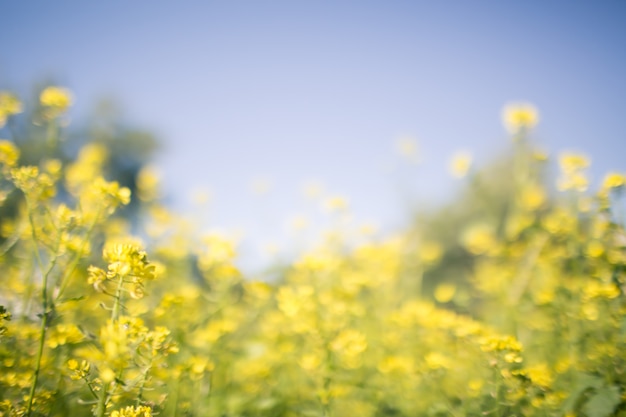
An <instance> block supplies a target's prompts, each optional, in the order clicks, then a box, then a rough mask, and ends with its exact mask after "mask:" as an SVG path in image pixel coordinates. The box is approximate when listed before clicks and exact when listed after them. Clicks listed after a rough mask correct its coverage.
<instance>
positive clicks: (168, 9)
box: [0, 0, 626, 264]
mask: <svg viewBox="0 0 626 417" xmlns="http://www.w3.org/2000/svg"><path fill="white" fill-rule="evenodd" d="M625 74H626V2H625V1H622V0H606V1H596V2H591V1H575V0H567V1H556V0H554V1H524V2H520V1H358V2H357V1H284V2H283V1H221V2H214V1H205V2H190V1H182V2H158V1H133V2H128V1H106V2H84V1H60V0H59V1H54V2H36V1H20V2H17V1H16V2H7V3H6V4H4V5H3V8H2V27H1V29H0V88H3V89H10V90H12V91H15V92H17V93H19V94H20V95H22V96H28V95H29V94H30V92H31V89H32V86H33V85H34V84H35V83H36V82H39V81H41V80H44V79H54V80H56V82H57V83H59V84H60V85H63V86H66V87H68V88H70V89H71V90H72V91H73V93H74V95H75V97H76V105H75V107H74V109H73V110H72V118H73V119H74V120H81V118H85V117H87V115H88V114H89V113H90V111H91V110H92V109H93V107H94V105H95V103H96V102H97V101H98V100H99V99H101V98H103V97H113V98H114V99H115V100H116V101H117V102H118V103H119V104H120V105H121V106H122V108H123V109H124V112H125V117H126V119H127V120H129V121H131V122H132V123H133V124H134V125H136V126H140V127H144V128H147V129H149V130H151V131H153V132H154V133H155V134H156V135H157V136H158V137H159V138H160V140H161V141H162V151H161V153H160V154H159V155H158V158H157V160H156V162H157V163H158V166H159V167H160V170H161V172H162V175H163V178H164V181H165V190H166V194H167V197H168V201H170V202H171V204H172V205H173V206H174V207H176V208H177V209H178V210H181V211H182V212H187V211H188V212H191V211H193V215H198V216H201V217H202V218H203V221H205V222H206V223H207V224H208V225H209V226H210V227H211V228H217V229H220V230H224V231H227V232H237V231H240V232H243V233H244V234H245V235H246V236H248V238H247V240H246V241H245V242H244V243H243V248H244V255H245V256H247V257H248V258H249V259H257V260H258V259H261V258H263V256H265V255H261V253H264V251H265V250H266V249H267V248H266V246H267V244H269V243H273V244H276V245H278V246H282V247H286V246H288V245H289V243H287V242H289V233H291V232H289V229H288V227H287V226H286V223H288V222H289V221H290V219H293V218H294V216H299V215H304V216H307V217H309V218H313V219H314V225H315V224H317V223H316V222H319V221H320V220H319V218H317V220H315V219H316V216H320V214H319V213H320V210H319V207H318V204H316V203H312V202H310V201H307V200H306V199H305V198H304V197H303V195H302V188H303V186H304V184H307V183H309V182H311V181H317V182H319V183H321V184H323V185H324V189H325V192H326V195H328V196H334V195H343V196H345V197H347V199H348V200H349V202H350V206H351V209H352V212H353V213H354V219H355V224H356V223H358V222H372V223H375V224H377V225H379V226H380V227H381V229H382V230H383V231H389V230H393V229H394V228H397V227H399V226H401V225H402V224H404V223H405V222H407V221H408V218H409V212H410V209H411V205H413V206H416V207H418V208H419V207H420V205H421V204H432V202H433V201H441V200H444V199H445V198H447V197H448V196H450V195H451V193H452V192H453V190H455V189H457V188H458V187H459V186H460V185H459V182H458V180H454V179H453V178H451V177H450V175H449V174H448V173H447V164H448V160H449V159H450V157H451V156H452V155H453V154H454V153H455V152H457V151H459V150H467V151H470V152H471V153H472V154H473V155H474V158H475V160H476V161H477V162H478V163H481V162H485V161H488V160H489V159H490V158H493V157H494V155H497V153H498V152H501V151H503V150H506V149H507V146H508V145H509V141H508V138H507V135H506V132H505V131H504V129H503V127H502V124H501V122H500V111H501V109H502V107H503V105H504V104H506V103H507V102H511V101H528V102H531V103H534V104H535V105H536V106H537V107H538V108H539V110H540V113H541V123H540V125H539V126H538V128H537V130H536V132H535V138H536V140H537V141H538V142H539V143H540V144H541V146H542V147H544V148H545V149H546V150H548V151H549V152H550V153H552V154H556V153H557V152H558V151H561V150H577V151H584V152H586V153H587V154H588V155H590V156H591V158H592V160H593V164H594V169H593V171H592V172H593V174H594V176H595V179H596V180H597V179H599V178H600V177H601V175H602V174H603V173H604V172H606V171H607V170H618V171H620V170H621V171H626V160H625V155H626V76H625ZM400 138H412V140H415V141H416V142H417V144H418V155H419V159H420V163H419V164H417V165H415V164H411V163H410V161H408V160H406V159H403V158H402V156H401V155H399V154H398V152H397V149H396V143H397V141H398V140H399V139H400ZM254 184H257V187H258V186H259V185H267V186H268V191H267V192H266V193H265V194H263V195H258V193H255V192H254V190H253V188H254ZM202 189H207V190H209V191H210V193H211V196H212V200H211V203H210V205H209V206H208V207H205V208H202V209H193V210H192V209H191V208H190V207H191V200H192V198H191V197H190V196H191V195H192V194H193V193H194V192H195V190H202ZM314 228H317V226H315V227H314ZM264 248H265V249H264ZM263 259H266V258H263ZM249 262H251V264H254V263H255V262H257V261H249Z"/></svg>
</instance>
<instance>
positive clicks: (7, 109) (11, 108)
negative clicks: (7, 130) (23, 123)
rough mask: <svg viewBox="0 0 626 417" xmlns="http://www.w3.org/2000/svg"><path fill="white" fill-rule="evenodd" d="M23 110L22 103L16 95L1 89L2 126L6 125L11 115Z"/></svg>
mask: <svg viewBox="0 0 626 417" xmlns="http://www.w3.org/2000/svg"><path fill="white" fill-rule="evenodd" d="M21 112H22V103H21V102H20V101H19V100H18V98H17V97H16V96H14V95H13V94H11V93H7V92H6V91H0V127H2V126H4V124H5V123H6V121H7V118H8V117H9V116H12V115H14V114H18V113H21Z"/></svg>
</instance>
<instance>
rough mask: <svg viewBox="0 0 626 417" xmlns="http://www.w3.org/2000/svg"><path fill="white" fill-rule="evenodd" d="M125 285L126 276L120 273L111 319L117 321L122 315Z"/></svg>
mask: <svg viewBox="0 0 626 417" xmlns="http://www.w3.org/2000/svg"><path fill="white" fill-rule="evenodd" d="M123 285H124V277H123V276H121V275H120V277H119V279H118V281H117V289H116V290H115V302H114V303H113V310H112V311H111V321H113V322H115V321H117V319H118V318H119V316H120V305H121V303H122V286H123Z"/></svg>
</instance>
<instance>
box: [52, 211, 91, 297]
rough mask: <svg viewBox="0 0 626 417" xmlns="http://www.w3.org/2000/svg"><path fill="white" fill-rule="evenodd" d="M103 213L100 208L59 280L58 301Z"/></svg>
mask: <svg viewBox="0 0 626 417" xmlns="http://www.w3.org/2000/svg"><path fill="white" fill-rule="evenodd" d="M101 214H102V209H99V210H98V213H97V214H96V217H95V218H94V220H93V222H92V223H91V225H90V226H89V229H87V233H86V234H85V236H84V238H83V240H82V244H81V246H80V248H79V250H78V251H77V252H76V255H74V259H72V262H70V264H69V266H68V267H67V268H66V270H65V274H63V276H62V277H61V281H60V282H59V291H58V293H57V296H56V298H55V301H57V300H59V299H60V298H61V295H62V294H63V292H64V291H65V289H66V288H67V283H68V282H69V278H70V276H71V275H72V274H73V273H74V270H75V269H76V267H77V266H78V262H79V261H80V259H81V256H82V254H83V252H84V251H85V247H86V246H87V244H88V243H89V241H90V240H91V234H92V233H93V231H94V229H95V228H96V225H97V224H98V220H100V215H101Z"/></svg>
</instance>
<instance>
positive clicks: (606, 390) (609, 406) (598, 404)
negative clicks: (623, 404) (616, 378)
mask: <svg viewBox="0 0 626 417" xmlns="http://www.w3.org/2000/svg"><path fill="white" fill-rule="evenodd" d="M619 403H620V393H619V388H618V387H616V386H611V387H602V388H601V389H599V390H597V391H596V393H595V394H594V395H593V397H591V399H590V400H589V401H588V402H587V404H585V406H584V407H583V411H584V412H585V414H587V415H588V416H589V417H607V416H609V415H611V413H613V411H614V410H615V407H617V406H618V404H619Z"/></svg>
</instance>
